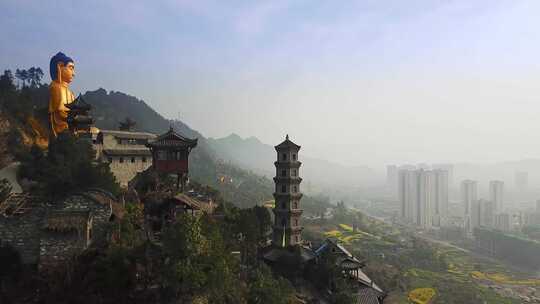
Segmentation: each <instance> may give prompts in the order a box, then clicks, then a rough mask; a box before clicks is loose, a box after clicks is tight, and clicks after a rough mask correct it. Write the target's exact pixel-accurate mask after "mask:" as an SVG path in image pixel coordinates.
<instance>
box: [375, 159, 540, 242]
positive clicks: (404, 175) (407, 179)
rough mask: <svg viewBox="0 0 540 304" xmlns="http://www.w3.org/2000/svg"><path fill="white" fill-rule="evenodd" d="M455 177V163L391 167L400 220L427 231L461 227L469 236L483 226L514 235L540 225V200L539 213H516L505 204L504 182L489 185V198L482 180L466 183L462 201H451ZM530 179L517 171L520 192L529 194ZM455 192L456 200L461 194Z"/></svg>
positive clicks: (389, 173) (389, 184)
mask: <svg viewBox="0 0 540 304" xmlns="http://www.w3.org/2000/svg"><path fill="white" fill-rule="evenodd" d="M453 175H454V168H453V165H452V164H434V165H428V164H424V163H421V164H417V165H402V166H396V165H390V166H387V181H386V182H387V188H388V189H389V190H390V191H391V192H392V193H393V194H394V195H395V196H397V200H398V203H399V214H398V215H399V218H400V220H401V221H402V222H405V223H407V224H411V225H414V226H416V227H418V228H420V229H425V230H430V229H437V228H459V229H461V230H462V231H463V232H465V233H466V234H468V235H472V233H473V231H474V229H475V228H480V227H482V228H489V229H495V230H499V231H502V232H510V231H513V230H516V229H519V228H521V227H523V226H527V225H540V201H539V202H537V206H536V209H535V210H527V211H516V210H512V208H510V206H507V205H506V204H505V200H504V195H505V184H504V182H503V181H500V180H491V181H490V182H489V191H488V195H487V199H486V198H481V197H479V190H478V188H479V183H478V181H475V180H470V179H467V180H463V181H462V182H461V183H460V185H459V199H457V202H456V199H454V200H453V201H452V202H449V191H452V188H454V187H453ZM528 178H529V176H528V173H527V172H523V171H519V172H516V173H515V187H516V189H518V190H522V191H525V190H526V189H527V187H528ZM457 188H458V187H455V188H454V189H457ZM454 193H456V195H454V198H456V197H457V193H458V192H457V191H454ZM449 206H451V207H449ZM453 207H456V208H453Z"/></svg>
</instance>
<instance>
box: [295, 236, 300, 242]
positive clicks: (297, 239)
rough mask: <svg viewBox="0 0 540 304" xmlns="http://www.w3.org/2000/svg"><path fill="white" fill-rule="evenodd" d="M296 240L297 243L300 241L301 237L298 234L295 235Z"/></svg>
mask: <svg viewBox="0 0 540 304" xmlns="http://www.w3.org/2000/svg"><path fill="white" fill-rule="evenodd" d="M295 240H296V242H297V243H298V242H300V237H299V236H298V235H297V236H296V237H295Z"/></svg>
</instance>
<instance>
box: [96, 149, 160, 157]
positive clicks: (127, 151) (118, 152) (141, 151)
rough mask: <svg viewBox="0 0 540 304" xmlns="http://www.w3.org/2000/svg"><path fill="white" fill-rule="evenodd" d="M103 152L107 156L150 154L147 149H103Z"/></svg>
mask: <svg viewBox="0 0 540 304" xmlns="http://www.w3.org/2000/svg"><path fill="white" fill-rule="evenodd" d="M103 153H104V154H105V155H107V156H150V155H152V153H151V152H150V150H149V149H105V150H103Z"/></svg>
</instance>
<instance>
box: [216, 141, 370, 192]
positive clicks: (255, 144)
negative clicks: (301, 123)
mask: <svg viewBox="0 0 540 304" xmlns="http://www.w3.org/2000/svg"><path fill="white" fill-rule="evenodd" d="M293 140H294V139H293ZM208 144H209V145H210V147H211V148H212V149H213V150H214V151H216V153H217V154H218V155H220V157H223V158H224V160H226V161H230V162H233V163H235V164H238V165H240V166H242V167H245V168H249V169H251V170H253V171H255V172H257V173H259V174H264V175H267V176H273V174H274V169H273V163H274V161H275V159H276V154H275V153H276V152H275V150H274V147H273V146H271V145H268V144H264V143H262V142H261V141H260V140H259V139H257V138H256V137H249V138H245V139H243V138H241V137H240V136H238V135H237V134H234V133H233V134H231V135H229V136H227V137H224V138H218V139H214V138H209V139H208ZM298 144H300V145H301V144H302V143H298ZM301 158H302V159H301V161H302V164H303V165H302V178H303V179H304V181H305V185H306V186H305V187H307V188H308V189H307V190H306V191H309V190H310V189H309V188H310V187H312V188H319V189H320V188H323V189H324V188H327V187H358V186H360V185H362V184H366V183H369V182H370V179H372V177H373V172H372V170H371V169H370V168H368V167H363V166H362V167H354V166H350V167H349V166H344V165H341V164H338V163H336V162H331V161H327V160H321V159H316V158H311V157H308V156H306V155H305V154H302V156H301ZM304 189H306V188H304Z"/></svg>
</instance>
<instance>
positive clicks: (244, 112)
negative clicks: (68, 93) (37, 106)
mask: <svg viewBox="0 0 540 304" xmlns="http://www.w3.org/2000/svg"><path fill="white" fill-rule="evenodd" d="M55 4H56V5H54V6H53V5H51V6H43V4H42V3H40V2H33V3H31V2H27V1H2V3H1V4H0V11H1V12H2V18H0V29H1V30H0V34H1V35H2V37H3V38H2V40H3V43H2V46H1V47H0V69H2V70H3V69H8V68H11V69H14V68H16V67H25V66H33V65H36V66H40V67H42V68H44V69H46V68H47V67H48V61H49V59H50V57H51V56H52V55H54V54H55V53H56V52H58V51H59V50H62V51H64V52H66V53H68V54H73V55H72V56H73V58H74V60H75V62H76V71H77V74H78V75H77V76H75V77H76V78H75V79H76V81H74V84H73V91H74V92H75V93H76V94H78V93H79V92H81V93H84V92H85V91H87V90H95V89H97V88H99V87H103V88H105V89H107V90H115V91H121V92H125V93H128V94H130V95H133V96H136V97H138V98H141V99H143V100H145V101H146V102H147V103H148V104H149V105H150V106H152V107H153V108H154V109H156V111H158V112H159V113H161V114H162V115H164V116H165V117H167V118H180V119H181V120H182V121H184V122H186V123H187V124H189V125H190V126H191V127H192V128H194V129H196V130H199V131H200V132H201V133H202V134H203V135H205V136H207V137H223V136H227V135H228V134H230V133H233V132H234V133H237V134H239V135H240V136H242V137H249V136H256V137H257V138H259V139H260V140H261V141H262V142H264V143H269V144H272V143H277V142H280V141H281V140H282V139H283V137H284V135H285V134H286V133H289V134H290V135H291V138H293V139H294V140H295V141H296V142H299V143H301V144H302V147H303V151H304V153H305V154H306V155H309V156H313V157H318V158H324V159H329V160H332V161H336V162H340V163H344V164H351V165H352V164H354V165H368V166H373V167H377V168H380V169H382V166H383V165H384V164H387V163H406V162H411V163H417V162H428V163H431V162H461V161H466V162H490V161H504V160H516V159H523V158H538V157H539V156H540V141H539V140H538V135H537V134H538V131H540V125H539V124H538V112H539V110H540V103H539V100H538V96H540V94H539V93H540V92H539V91H540V90H539V89H538V88H539V86H538V83H539V81H540V62H539V60H538V54H540V37H539V36H540V34H539V32H538V28H540V19H538V13H539V12H540V3H539V2H537V1H384V2H382V1H358V2H355V3H342V2H340V3H336V2H333V1H321V2H316V3H315V2H312V1H268V2H266V1H265V2H240V1H239V2H236V1H235V2H234V3H232V2H229V1H226V2H214V1H165V2H160V3H154V2H147V1H114V2H110V1H97V2H95V1H93V2H92V3H86V2H72V1H55ZM57 7H62V10H58V9H57ZM83 12H84V13H83ZM113 20H114V22H112V21H113ZM15 41H16V43H15ZM45 78H46V81H45V82H48V81H49V78H48V75H46V77H45Z"/></svg>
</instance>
